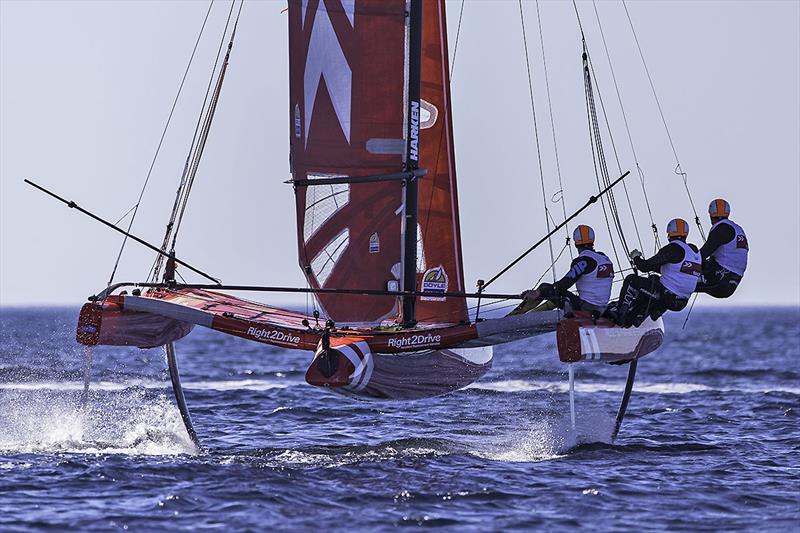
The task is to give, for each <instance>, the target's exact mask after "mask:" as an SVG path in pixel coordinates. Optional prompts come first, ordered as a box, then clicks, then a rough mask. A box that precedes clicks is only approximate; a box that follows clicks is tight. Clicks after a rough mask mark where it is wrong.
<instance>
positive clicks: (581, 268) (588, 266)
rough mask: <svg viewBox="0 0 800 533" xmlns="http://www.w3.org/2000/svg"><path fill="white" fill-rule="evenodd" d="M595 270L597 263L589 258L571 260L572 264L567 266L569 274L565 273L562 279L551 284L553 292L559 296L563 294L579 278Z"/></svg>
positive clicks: (581, 257)
mask: <svg viewBox="0 0 800 533" xmlns="http://www.w3.org/2000/svg"><path fill="white" fill-rule="evenodd" d="M595 268H597V261H595V260H594V259H592V258H591V257H585V256H578V257H576V258H575V259H573V260H572V263H571V264H570V266H569V272H567V273H566V274H565V275H564V277H563V278H561V279H560V280H558V281H556V282H555V283H554V284H553V292H554V293H555V294H561V293H563V292H565V291H566V290H567V289H569V288H570V287H572V286H573V285H575V283H577V281H578V279H580V277H581V276H583V275H584V274H588V273H589V272H592V271H593V270H594V269H595Z"/></svg>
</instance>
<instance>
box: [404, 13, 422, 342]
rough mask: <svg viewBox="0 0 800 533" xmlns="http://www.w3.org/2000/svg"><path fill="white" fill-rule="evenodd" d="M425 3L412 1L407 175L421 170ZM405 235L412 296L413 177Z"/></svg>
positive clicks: (407, 311)
mask: <svg viewBox="0 0 800 533" xmlns="http://www.w3.org/2000/svg"><path fill="white" fill-rule="evenodd" d="M422 2H423V0H411V6H410V10H409V12H408V17H409V43H408V115H407V122H408V131H407V135H406V165H405V170H406V172H414V171H415V170H417V169H418V168H419V149H420V146H419V140H420V130H419V110H420V107H419V102H420V82H421V79H422V60H421V55H422ZM404 192H405V198H404V204H405V210H404V215H405V218H404V221H403V222H404V225H403V227H404V228H405V235H404V242H403V280H402V281H403V284H402V288H403V292H407V293H411V292H413V290H414V289H416V287H417V223H418V221H417V220H418V202H419V199H418V198H419V183H418V182H417V180H416V179H415V178H414V177H412V178H410V179H407V180H405V191H404ZM416 322H417V320H416V296H414V295H412V294H407V295H405V296H403V314H402V324H403V326H406V327H411V326H413V325H414V324H416Z"/></svg>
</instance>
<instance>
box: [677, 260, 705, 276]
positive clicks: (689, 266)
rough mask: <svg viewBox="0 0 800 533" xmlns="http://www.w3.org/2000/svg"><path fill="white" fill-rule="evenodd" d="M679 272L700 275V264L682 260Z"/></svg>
mask: <svg viewBox="0 0 800 533" xmlns="http://www.w3.org/2000/svg"><path fill="white" fill-rule="evenodd" d="M681 272H683V273H684V274H691V275H692V276H697V277H700V264H699V263H694V262H692V261H684V262H683V264H682V265H681Z"/></svg>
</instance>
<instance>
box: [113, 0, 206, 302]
mask: <svg viewBox="0 0 800 533" xmlns="http://www.w3.org/2000/svg"><path fill="white" fill-rule="evenodd" d="M213 5H214V0H211V2H209V4H208V9H207V10H206V16H205V18H204V19H203V24H202V26H200V33H198V35H197V39H196V40H195V43H194V47H193V48H192V53H191V55H190V56H189V62H188V63H187V64H186V69H185V70H184V72H183V78H181V83H180V85H179V86H178V92H177V94H175V99H174V100H173V101H172V107H171V108H170V110H169V115H168V116H167V121H166V123H165V124H164V129H163V130H162V131H161V138H160V139H159V140H158V146H156V152H155V154H153V159H152V161H150V168H149V169H148V170H147V176H146V177H145V179H144V184H143V185H142V189H141V191H139V198H138V199H137V200H136V204H134V207H133V215H132V216H131V220H130V222H129V223H128V229H127V231H126V233H130V232H131V229H132V228H133V222H134V221H135V220H136V215H137V214H138V213H139V205H140V204H141V203H142V198H143V197H144V192H145V190H147V184H148V183H149V182H150V176H151V175H152V174H153V168H154V167H155V165H156V161H157V160H158V154H160V153H161V146H162V145H163V144H164V138H165V137H166V135H167V130H169V125H170V123H171V122H172V115H173V114H174V113H175V107H176V106H177V105H178V100H179V99H180V96H181V92H182V91H183V85H184V84H185V83H186V77H187V76H188V74H189V69H190V68H191V66H192V62H193V61H194V56H195V53H196V52H197V47H198V45H199V44H200V39H201V38H202V37H203V31H204V30H205V28H206V22H208V16H209V14H210V13H211V7H212V6H213ZM128 213H130V211H128ZM128 213H125V215H123V216H122V218H120V220H122V219H123V218H125V217H126V216H127V215H128ZM127 243H128V235H127V234H126V235H125V237H124V238H123V239H122V244H121V245H120V247H119V252H117V259H116V261H114V268H112V269H111V276H109V278H108V286H111V284H112V283H113V282H114V276H115V275H116V274H117V268H119V262H120V260H121V259H122V252H123V251H124V250H125V245H126V244H127ZM159 257H160V256H159Z"/></svg>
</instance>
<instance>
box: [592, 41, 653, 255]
mask: <svg viewBox="0 0 800 533" xmlns="http://www.w3.org/2000/svg"><path fill="white" fill-rule="evenodd" d="M587 57H588V61H589V69H590V70H591V72H592V78H594V79H595V80H597V74H595V71H594V62H593V61H592V56H591V55H589V53H588V49H587ZM593 89H594V91H595V92H596V93H597V100H598V101H599V102H600V111H601V112H602V113H603V123H604V125H605V127H606V132H607V133H608V138H609V140H610V141H611V151H612V152H613V153H614V160H615V161H616V163H617V170H619V172H620V173H622V163H621V162H620V160H619V153H618V152H617V143H616V141H615V140H614V134H613V133H611V122H610V121H609V119H608V113H607V112H606V104H605V101H604V100H603V94H602V92H601V91H600V87H599V86H597V85H594V86H593ZM622 190H623V192H624V193H625V200H626V201H627V204H628V212H629V213H630V215H631V222H632V224H633V229H634V231H635V232H636V240H637V241H638V243H639V248H644V245H643V244H642V236H641V235H640V234H639V224H638V222H637V220H636V215H635V214H634V212H633V204H632V203H631V196H630V194H629V193H628V184H627V183H623V184H622ZM611 200H613V201H614V202H616V199H614V198H611Z"/></svg>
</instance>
